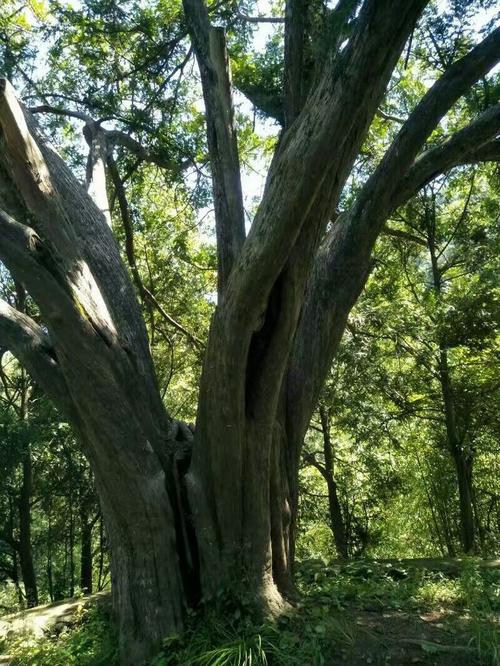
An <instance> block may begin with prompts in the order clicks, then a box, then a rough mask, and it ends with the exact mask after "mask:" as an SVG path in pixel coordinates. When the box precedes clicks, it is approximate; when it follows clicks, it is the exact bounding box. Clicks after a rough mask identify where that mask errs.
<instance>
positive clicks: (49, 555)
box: [47, 504, 54, 601]
mask: <svg viewBox="0 0 500 666" xmlns="http://www.w3.org/2000/svg"><path fill="white" fill-rule="evenodd" d="M47 589H48V591H49V598H50V600H51V601H54V577H53V569H52V510H51V505H50V504H49V507H48V511H47Z"/></svg>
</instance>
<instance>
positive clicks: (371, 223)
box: [288, 29, 500, 445]
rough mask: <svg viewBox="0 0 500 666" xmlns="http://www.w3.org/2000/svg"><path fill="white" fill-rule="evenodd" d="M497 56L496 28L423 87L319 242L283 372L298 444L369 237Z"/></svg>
mask: <svg viewBox="0 0 500 666" xmlns="http://www.w3.org/2000/svg"><path fill="white" fill-rule="evenodd" d="M499 59H500V29H498V30H496V31H495V32H494V33H492V34H491V35H490V36H489V37H487V38H486V39H485V40H484V41H483V42H482V43H481V44H479V45H478V46H477V47H475V48H474V49H473V50H472V51H471V52H470V53H469V54H467V55H466V56H464V57H463V58H462V59H461V60H459V61H457V62H456V63H455V64H454V65H452V66H451V67H450V68H449V70H448V71H447V72H445V74H444V75H443V76H442V77H441V79H439V80H438V81H437V82H436V83H435V84H434V85H433V86H432V88H431V89H430V90H429V91H428V92H427V94H426V95H425V96H424V97H423V99H422V101H421V102H420V103H419V104H418V105H417V107H416V109H415V110H414V112H413V113H412V114H411V115H410V117H409V119H408V120H407V121H406V123H405V125H404V126H403V128H402V129H401V131H400V133H399V134H398V136H397V137H396V139H395V141H394V143H393V145H392V146H391V148H390V149H389V150H388V152H387V154H386V155H385V157H384V158H383V160H382V162H381V163H380V165H379V167H378V168H377V169H376V171H375V172H374V174H373V175H372V176H371V177H370V179H369V180H368V181H367V183H366V185H365V186H364V188H363V189H362V191H361V193H360V195H359V196H358V199H357V201H356V203H355V205H354V207H353V208H352V210H351V211H349V212H348V213H346V214H344V215H343V216H341V218H339V220H338V221H337V222H336V223H335V225H334V226H333V228H332V230H331V232H330V233H329V235H328V237H327V239H326V240H325V242H324V244H323V247H322V248H321V251H320V252H319V254H318V256H317V259H316V262H315V268H314V271H313V273H312V275H311V278H310V282H309V287H308V291H307V294H306V299H305V304H304V307H303V310H302V314H301V320H300V324H299V327H298V330H297V333H296V337H295V343H294V350H293V354H292V357H291V361H290V366H289V373H288V403H289V405H290V408H289V424H288V425H289V429H290V432H293V433H294V435H293V436H294V438H296V440H297V442H300V441H301V440H302V438H303V435H304V433H305V429H306V428H307V424H308V421H309V419H310V416H311V414H312V410H313V408H314V405H315V403H316V401H317V399H318V396H319V392H320V390H321V387H322V385H323V382H324V378H325V376H326V373H327V372H328V370H329V368H330V366H331V362H332V359H333V356H334V354H335V352H336V350H337V348H338V344H339V342H340V339H341V337H342V333H343V331H344V327H345V324H346V321H347V316H348V314H349V312H350V310H351V308H352V306H353V305H354V303H355V302H356V300H357V298H358V296H359V294H360V292H361V290H362V288H363V286H364V283H365V281H366V279H367V277H368V274H369V272H370V268H371V258H370V257H371V251H372V248H373V246H374V243H375V240H376V238H377V236H378V234H379V233H380V231H381V229H382V227H383V225H384V223H385V221H386V219H387V217H388V216H389V215H390V213H391V212H392V211H393V210H394V208H395V207H396V206H398V205H401V203H402V202H403V200H404V199H405V197H409V196H411V195H412V194H413V190H412V188H411V187H409V186H408V187H407V188H406V190H405V191H406V194H405V196H402V194H401V191H400V189H401V187H402V185H401V184H402V182H403V178H404V175H405V173H406V172H408V170H409V169H410V167H411V165H412V163H413V161H414V160H415V157H416V155H417V153H418V152H419V150H421V148H422V145H423V143H424V142H425V140H426V139H427V138H428V136H429V135H430V134H431V133H432V131H433V130H434V128H435V126H436V125H437V123H438V122H439V121H440V119H441V118H442V117H443V115H444V114H445V113H446V112H447V111H448V109H449V108H450V107H451V106H452V105H453V104H454V103H455V102H456V101H457V99H458V98H459V97H460V96H461V95H463V94H464V93H465V92H466V91H467V90H468V89H469V88H470V86H471V85H472V84H473V83H474V82H475V81H476V80H477V79H478V78H480V77H481V76H483V75H484V74H485V73H486V72H487V71H488V70H489V69H490V68H491V67H492V66H493V65H494V64H495V63H496V62H497V61H498V60H499ZM495 114H496V111H492V110H490V111H489V112H486V114H483V116H481V118H480V119H478V121H477V124H476V123H474V124H473V126H472V129H470V128H466V129H465V130H462V133H459V135H457V136H456V137H455V138H453V139H450V141H449V142H447V143H446V144H444V146H442V147H439V148H437V149H435V150H436V153H434V155H433V157H434V158H437V156H438V155H439V154H441V157H442V156H443V155H444V156H445V157H444V158H443V157H442V165H441V166H442V168H445V167H446V165H450V164H452V163H455V162H454V160H456V159H458V158H459V156H460V159H462V156H463V146H468V147H469V148H470V145H471V144H470V143H469V141H470V138H471V136H474V137H475V139H476V140H478V141H479V144H480V143H481V142H483V141H487V140H488V139H489V138H491V136H494V135H495V131H494V129H493V128H494V126H495V122H496V120H495V119H494V117H495ZM492 133H493V134H492ZM479 136H481V137H482V139H481V140H480V139H479V138H478V137H479ZM457 137H458V138H457ZM476 145H477V144H476ZM460 147H461V148H460ZM440 151H441V152H440ZM430 152H431V153H432V152H433V151H430ZM451 156H453V159H452V157H451ZM421 160H422V167H420V166H418V165H419V161H417V162H416V163H415V165H416V170H415V172H414V175H413V177H412V180H413V187H417V186H418V184H419V183H420V182H422V180H421V179H422V177H423V176H425V177H431V173H429V168H430V167H431V165H432V159H430V160H428V159H427V156H426V155H424V156H423V157H422V158H421ZM417 166H418V169H417ZM409 173H410V174H411V173H412V171H411V169H410V171H409ZM313 341H314V343H313ZM292 405H293V409H292ZM296 405H302V406H303V409H302V408H301V410H297V409H296ZM299 445H300V444H299Z"/></svg>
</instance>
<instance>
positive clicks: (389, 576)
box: [0, 560, 500, 666]
mask: <svg viewBox="0 0 500 666" xmlns="http://www.w3.org/2000/svg"><path fill="white" fill-rule="evenodd" d="M298 584H299V587H300V591H301V594H302V597H301V601H300V602H299V603H298V605H297V606H296V607H295V608H294V609H293V610H292V611H291V612H290V613H287V614H286V615H285V616H283V617H282V618H280V619H279V621H278V622H277V624H271V623H264V624H262V623H256V622H255V621H251V620H249V619H248V617H246V616H245V614H244V613H242V611H241V609H240V608H237V607H234V606H232V605H231V604H230V603H229V602H228V603H225V602H224V601H223V602H222V605H223V608H222V611H221V608H218V609H208V611H207V610H205V612H204V613H203V614H201V615H197V614H194V615H193V617H192V622H191V624H190V626H189V627H188V630H187V632H186V634H185V635H183V636H175V637H171V638H170V639H168V640H167V641H166V644H165V651H164V653H163V654H162V655H159V656H158V658H157V659H156V660H155V662H154V665H155V666H191V665H193V666H194V665H195V664H198V665H202V666H216V665H217V666H219V665H224V666H247V665H248V664H252V665H253V666H264V665H266V664H267V666H295V665H297V666H330V665H332V666H333V665H336V664H346V665H351V666H358V665H359V666H361V665H365V664H373V665H377V666H386V665H390V666H410V665H412V664H417V665H418V664H421V665H423V666H475V665H476V664H477V665H478V666H497V665H500V614H499V613H500V560H496V561H490V562H483V561H479V560H465V561H458V560H386V561H377V562H374V561H369V560H364V561H354V562H351V563H339V562H333V563H331V564H328V565H327V564H325V563H324V562H322V561H319V560H309V561H307V562H303V563H302V564H301V565H300V566H299V569H298ZM103 599H106V596H105V595H104V596H103V595H102V594H99V595H94V597H92V598H90V599H88V601H87V610H85V609H82V600H69V601H65V602H61V603H57V604H50V605H48V606H43V607H38V608H36V609H31V610H30V611H26V612H24V613H20V614H16V615H11V616H9V617H4V618H0V653H1V652H4V653H8V656H7V654H5V655H4V657H3V658H2V657H1V656H0V664H1V665H2V666H7V664H9V665H10V666H72V665H73V664H74V665H75V666H97V665H98V664H100V665H101V666H114V665H116V664H118V661H117V658H116V638H115V635H114V630H113V628H112V624H111V623H110V618H109V610H108V607H109V604H105V603H99V602H100V601H102V600H103ZM2 627H3V630H2ZM6 628H7V631H6ZM27 630H29V631H28V633H31V635H33V633H35V634H38V638H29V639H28V638H27ZM8 632H10V633H9V637H8V639H6V640H5V634H6V633H8ZM2 633H3V635H4V647H3V648H2ZM2 659H3V660H2ZM245 659H246V661H245Z"/></svg>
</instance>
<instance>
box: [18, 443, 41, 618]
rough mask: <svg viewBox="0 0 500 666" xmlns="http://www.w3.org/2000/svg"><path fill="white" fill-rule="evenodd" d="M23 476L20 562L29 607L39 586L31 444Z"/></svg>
mask: <svg viewBox="0 0 500 666" xmlns="http://www.w3.org/2000/svg"><path fill="white" fill-rule="evenodd" d="M22 465H23V477H22V485H21V494H20V497H19V562H20V566H21V574H22V577H23V583H24V589H25V592H26V602H27V604H28V607H29V608H32V607H33V606H37V605H38V588H37V581H36V574H35V566H34V563H33V549H32V545H31V492H32V484H33V482H32V478H33V472H32V464H31V453H30V449H29V446H27V447H26V450H25V453H24V457H23V463H22Z"/></svg>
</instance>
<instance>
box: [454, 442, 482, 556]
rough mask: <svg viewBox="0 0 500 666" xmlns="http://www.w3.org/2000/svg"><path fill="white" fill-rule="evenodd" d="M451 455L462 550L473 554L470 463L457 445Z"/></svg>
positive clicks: (473, 525)
mask: <svg viewBox="0 0 500 666" xmlns="http://www.w3.org/2000/svg"><path fill="white" fill-rule="evenodd" d="M452 455H453V460H454V462H455V469H456V472H457V481H458V498H459V505H460V526H461V532H462V548H463V550H464V552H465V553H473V552H474V551H475V549H476V541H475V523H474V507H473V500H472V461H471V460H470V458H469V456H468V455H467V453H466V452H464V451H463V450H462V449H461V447H460V445H459V444H458V443H456V444H454V448H453V450H452Z"/></svg>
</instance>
